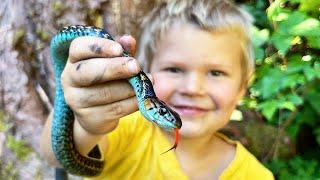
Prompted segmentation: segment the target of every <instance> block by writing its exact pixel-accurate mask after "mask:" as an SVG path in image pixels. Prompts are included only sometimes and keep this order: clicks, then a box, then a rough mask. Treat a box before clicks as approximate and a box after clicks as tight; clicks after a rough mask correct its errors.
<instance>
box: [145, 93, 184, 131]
mask: <svg viewBox="0 0 320 180" xmlns="http://www.w3.org/2000/svg"><path fill="white" fill-rule="evenodd" d="M144 108H145V110H146V113H145V114H144V115H145V116H147V117H146V118H147V119H149V120H150V121H152V122H154V123H156V124H157V125H158V126H160V127H161V128H162V129H165V130H172V129H176V128H178V129H180V128H181V126H182V122H181V119H180V116H179V114H178V113H176V112H175V111H173V110H172V109H171V108H170V107H168V106H167V105H166V104H165V103H164V102H163V101H161V100H159V99H158V98H147V99H145V100H144Z"/></svg>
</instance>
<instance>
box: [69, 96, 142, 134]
mask: <svg viewBox="0 0 320 180" xmlns="http://www.w3.org/2000/svg"><path fill="white" fill-rule="evenodd" d="M137 110H138V105H137V100H136V98H135V97H131V98H128V99H125V100H122V101H118V102H114V103H111V104H107V105H102V106H93V107H89V108H81V109H78V110H77V111H76V112H75V115H76V118H77V120H78V121H79V122H80V124H81V126H82V127H83V128H84V129H86V130H87V131H88V132H90V133H92V134H105V133H106V132H110V131H111V130H110V129H109V128H110V126H109V124H108V122H115V120H118V119H120V118H121V117H124V116H126V115H128V114H131V113H133V112H135V111H137Z"/></svg>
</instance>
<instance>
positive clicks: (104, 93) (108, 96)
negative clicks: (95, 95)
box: [100, 87, 112, 101]
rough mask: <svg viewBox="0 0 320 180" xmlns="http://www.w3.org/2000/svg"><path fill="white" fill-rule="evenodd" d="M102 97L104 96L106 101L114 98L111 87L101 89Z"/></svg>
mask: <svg viewBox="0 0 320 180" xmlns="http://www.w3.org/2000/svg"><path fill="white" fill-rule="evenodd" d="M100 97H103V99H105V100H106V101H110V100H112V92H111V89H110V87H105V88H103V89H102V90H101V91H100Z"/></svg>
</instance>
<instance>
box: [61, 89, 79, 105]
mask: <svg viewBox="0 0 320 180" xmlns="http://www.w3.org/2000/svg"><path fill="white" fill-rule="evenodd" d="M64 98H65V100H66V103H67V104H68V105H69V106H70V107H71V108H76V107H78V104H79V102H78V100H77V99H78V98H76V97H74V96H73V94H72V93H70V90H67V89H66V90H65V91H64Z"/></svg>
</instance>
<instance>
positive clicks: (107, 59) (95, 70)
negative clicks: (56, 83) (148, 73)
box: [61, 36, 140, 134]
mask: <svg viewBox="0 0 320 180" xmlns="http://www.w3.org/2000/svg"><path fill="white" fill-rule="evenodd" d="M135 46H136V41H135V39H134V38H132V37H131V36H122V37H121V38H120V39H119V41H118V42H115V41H111V40H107V39H102V38H96V37H80V38H77V39H75V40H74V41H72V43H71V45H70V49H69V59H68V62H67V65H66V67H65V69H64V71H63V73H62V76H61V82H62V86H63V90H64V96H65V99H66V102H67V104H68V105H69V106H70V108H71V109H72V110H73V112H74V115H75V119H76V121H78V122H79V123H80V125H81V126H82V127H83V129H85V130H86V131H88V132H89V133H92V134H105V133H108V132H110V131H112V130H113V129H114V128H115V127H116V126H117V124H118V120H119V118H121V117H123V116H125V115H128V114H131V113H133V112H134V111H136V110H137V109H138V107H137V102H136V98H135V94H134V91H133V89H132V87H131V86H130V84H129V83H128V82H127V80H126V79H127V78H128V77H130V76H132V75H135V74H137V73H138V72H139V70H140V67H139V65H138V63H137V61H136V60H135V59H134V58H128V57H121V55H122V53H123V49H122V47H124V49H125V50H126V51H127V52H129V53H131V54H134V53H135Z"/></svg>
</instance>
